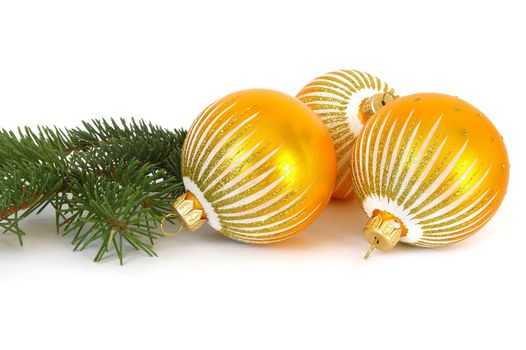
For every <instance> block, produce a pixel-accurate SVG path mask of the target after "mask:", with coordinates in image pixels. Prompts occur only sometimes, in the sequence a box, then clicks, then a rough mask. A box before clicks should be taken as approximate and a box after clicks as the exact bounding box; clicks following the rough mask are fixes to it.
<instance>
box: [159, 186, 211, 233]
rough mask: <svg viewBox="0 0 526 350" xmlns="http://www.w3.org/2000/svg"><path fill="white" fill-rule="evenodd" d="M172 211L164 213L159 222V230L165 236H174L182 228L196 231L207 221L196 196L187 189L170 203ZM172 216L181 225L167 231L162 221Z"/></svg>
mask: <svg viewBox="0 0 526 350" xmlns="http://www.w3.org/2000/svg"><path fill="white" fill-rule="evenodd" d="M172 208H173V212H172V213H170V214H168V215H166V216H165V217H164V219H163V221H162V222H161V231H162V232H163V233H164V234H165V235H167V236H174V235H176V234H177V233H179V232H181V230H182V229H183V228H185V229H187V230H188V231H192V232H193V231H196V230H198V229H199V228H200V227H201V226H203V224H204V223H205V222H206V221H207V217H206V213H205V211H204V209H203V207H202V205H201V203H199V201H198V200H197V198H196V197H195V196H194V195H193V194H192V193H191V192H189V191H186V192H185V193H184V194H183V195H182V196H180V197H179V198H177V200H176V201H175V202H174V203H173V205H172ZM171 217H174V218H176V219H177V221H179V223H180V224H181V226H180V227H179V229H178V230H177V231H175V232H172V233H168V232H166V231H165V230H164V223H165V221H166V220H167V219H169V218H171Z"/></svg>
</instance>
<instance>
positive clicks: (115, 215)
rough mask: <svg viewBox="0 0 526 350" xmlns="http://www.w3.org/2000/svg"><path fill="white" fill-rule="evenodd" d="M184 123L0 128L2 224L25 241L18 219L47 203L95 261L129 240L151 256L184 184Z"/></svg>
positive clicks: (106, 122) (63, 227)
mask: <svg viewBox="0 0 526 350" xmlns="http://www.w3.org/2000/svg"><path fill="white" fill-rule="evenodd" d="M185 136H186V131H184V130H181V129H179V130H167V129H165V128H162V127H158V126H154V125H152V124H151V123H146V122H144V121H135V120H132V121H131V122H126V121H125V120H120V122H117V121H115V120H93V121H91V122H89V123H83V126H82V127H80V128H74V129H66V128H64V129H60V128H48V127H39V128H37V129H36V131H34V130H32V129H30V128H23V129H19V130H18V132H12V131H6V130H1V131H0V227H1V228H3V229H4V233H6V232H10V233H13V234H16V235H17V236H18V239H19V241H20V244H22V243H23V240H22V238H23V236H24V235H25V232H24V231H23V230H22V229H21V228H20V222H21V221H22V220H24V219H25V218H27V217H28V216H29V215H31V214H33V213H40V212H41V211H42V210H43V209H44V208H46V207H47V206H49V205H51V206H53V208H54V209H55V213H56V225H57V231H58V232H61V233H62V234H63V235H71V236H72V237H73V239H72V243H73V246H74V250H83V249H85V248H87V247H89V246H91V245H98V247H99V250H98V253H97V254H96V256H95V261H100V260H102V258H103V257H104V256H105V254H106V253H107V252H109V251H111V250H112V249H113V251H114V252H115V253H116V255H117V256H118V257H119V261H120V262H121V264H122V262H123V249H124V247H125V246H126V245H129V246H131V247H133V248H135V249H136V250H141V251H144V252H145V253H147V254H148V255H150V256H155V255H156V254H155V252H154V249H153V245H154V242H155V240H156V239H157V238H159V237H160V233H159V231H158V223H159V222H160V220H161V219H162V217H163V216H164V215H165V214H166V213H167V212H169V211H170V209H171V206H170V205H171V202H172V201H173V200H174V198H176V197H177V196H178V195H180V194H181V193H182V192H183V190H184V188H183V184H182V179H181V172H180V158H181V149H182V145H183V141H184V138H185Z"/></svg>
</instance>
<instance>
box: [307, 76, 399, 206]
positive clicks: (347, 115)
mask: <svg viewBox="0 0 526 350" xmlns="http://www.w3.org/2000/svg"><path fill="white" fill-rule="evenodd" d="M297 97H298V98H299V99H300V101H302V102H303V103H305V104H306V105H307V106H308V107H309V108H310V109H312V110H313V111H314V112H315V113H316V114H317V115H318V117H319V118H320V119H321V120H322V121H323V123H324V124H325V126H327V128H328V129H329V132H330V134H331V137H332V140H333V142H334V146H335V148H336V156H337V162H338V177H337V180H336V186H335V188H334V193H333V198H338V199H345V198H348V197H349V196H350V195H351V194H352V181H351V154H352V146H353V144H354V141H355V139H356V137H358V135H359V134H360V132H361V131H362V128H363V126H364V124H365V123H366V122H367V121H368V120H369V118H371V117H372V116H373V114H374V113H375V111H376V110H378V109H379V108H381V107H383V106H384V105H385V104H387V103H389V102H391V101H392V100H393V99H394V98H395V93H394V90H393V89H391V88H390V87H389V86H388V85H387V84H386V83H385V82H383V81H381V80H380V79H379V78H377V77H375V76H373V75H371V74H369V73H364V72H360V71H357V70H340V71H336V72H330V73H327V74H325V75H322V76H320V77H318V78H316V79H314V80H313V81H312V82H310V83H309V84H308V85H306V86H305V87H304V88H303V89H302V90H301V91H300V92H299V93H298V95H297Z"/></svg>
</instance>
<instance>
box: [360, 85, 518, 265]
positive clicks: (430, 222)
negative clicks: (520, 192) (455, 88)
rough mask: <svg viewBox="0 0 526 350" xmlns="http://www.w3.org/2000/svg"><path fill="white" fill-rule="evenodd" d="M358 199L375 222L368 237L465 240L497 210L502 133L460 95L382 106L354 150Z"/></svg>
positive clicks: (426, 243) (505, 173)
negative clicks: (459, 96) (460, 97)
mask: <svg viewBox="0 0 526 350" xmlns="http://www.w3.org/2000/svg"><path fill="white" fill-rule="evenodd" d="M352 169H353V184H354V188H355V192H356V196H357V198H358V200H359V202H360V204H361V206H362V208H363V210H364V211H365V213H366V214H367V215H368V216H369V217H370V220H369V222H368V224H367V225H366V227H365V230H364V234H365V238H366V239H367V241H368V242H369V243H371V247H370V249H369V251H368V253H367V254H366V257H368V256H369V254H370V253H371V251H372V250H373V249H374V248H378V249H380V250H387V249H391V248H392V247H394V246H395V245H396V243H397V242H398V241H401V242H404V243H408V244H411V245H414V246H419V247H430V248H431V247H440V246H444V245H448V244H452V243H455V242H458V241H461V240H463V239H466V238H468V237H470V236H471V235H473V234H474V233H475V232H476V231H477V230H479V229H480V228H481V227H482V226H484V224H485V223H487V222H488V220H489V219H490V218H491V217H492V216H493V215H494V214H495V212H496V211H497V209H498V208H499V206H500V204H501V202H502V200H503V198H504V195H505V194H506V188H507V185H508V177H509V162H508V156H507V152H506V147H505V146H504V142H503V140H502V137H501V136H500V134H499V132H498V131H497V129H496V128H495V127H494V126H493V124H492V123H491V122H490V121H489V119H488V118H486V116H484V115H483V114H482V113H481V112H480V111H479V110H478V109H476V108H475V107H473V106H472V105H470V104H468V103H467V102H464V101H462V100H461V99H459V98H457V97H452V96H448V95H442V94H432V93H427V94H416V95H411V96H406V97H402V98H399V99H397V100H396V101H394V102H392V103H390V104H389V105H387V106H386V107H384V108H382V109H380V110H379V111H378V112H377V113H376V114H375V116H374V117H373V118H372V119H371V120H370V121H369V123H368V124H367V125H366V126H365V127H364V129H363V132H362V134H361V135H360V136H359V137H358V138H357V140H356V143H355V146H354V150H353V164H352Z"/></svg>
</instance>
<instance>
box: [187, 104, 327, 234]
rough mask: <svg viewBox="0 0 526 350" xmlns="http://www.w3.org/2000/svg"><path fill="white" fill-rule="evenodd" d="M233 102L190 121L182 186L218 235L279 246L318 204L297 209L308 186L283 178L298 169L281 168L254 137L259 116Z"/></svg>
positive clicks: (278, 157)
mask: <svg viewBox="0 0 526 350" xmlns="http://www.w3.org/2000/svg"><path fill="white" fill-rule="evenodd" d="M238 102H239V101H238V100H237V99H236V98H233V99H230V100H219V101H218V102H216V103H213V104H212V105H210V106H209V107H208V108H207V109H205V111H203V113H201V115H200V116H199V117H198V118H197V119H196V121H195V122H194V124H193V125H192V127H191V129H190V130H189V133H188V136H187V139H186V141H185V145H184V149H183V155H182V157H183V159H182V174H183V181H184V184H185V187H186V189H187V190H189V191H190V192H192V193H193V194H194V195H195V196H196V197H197V199H198V200H199V202H200V203H201V204H202V205H203V207H204V209H205V212H206V214H207V216H208V220H209V223H210V225H211V226H212V227H213V228H215V229H216V230H218V231H220V232H221V233H223V234H224V235H226V236H228V237H230V238H232V239H235V240H238V241H242V242H246V243H273V242H277V241H281V240H283V239H286V238H288V237H289V236H291V235H293V234H295V233H297V232H298V231H299V229H300V228H302V227H303V226H304V225H305V224H306V223H307V222H309V221H310V220H311V219H312V218H311V217H312V216H314V215H317V214H318V212H319V210H321V206H322V204H319V205H318V206H317V207H312V206H311V207H308V206H306V205H303V203H304V201H305V200H306V197H307V196H308V194H309V189H310V187H306V188H295V187H294V184H293V183H292V181H291V180H290V178H288V177H289V175H290V174H291V173H293V172H295V171H297V170H298V169H295V168H294V167H287V166H284V165H283V164H284V163H283V157H284V156H286V154H283V152H281V150H282V148H281V146H280V145H276V143H272V142H271V141H269V140H265V138H264V137H261V135H259V134H258V132H257V131H258V130H257V128H258V122H259V121H260V118H263V117H264V116H262V115H261V114H260V111H259V110H258V108H257V107H256V106H252V107H249V108H244V109H243V108H239V107H238V106H236V105H237V104H238ZM291 163H293V162H291Z"/></svg>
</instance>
